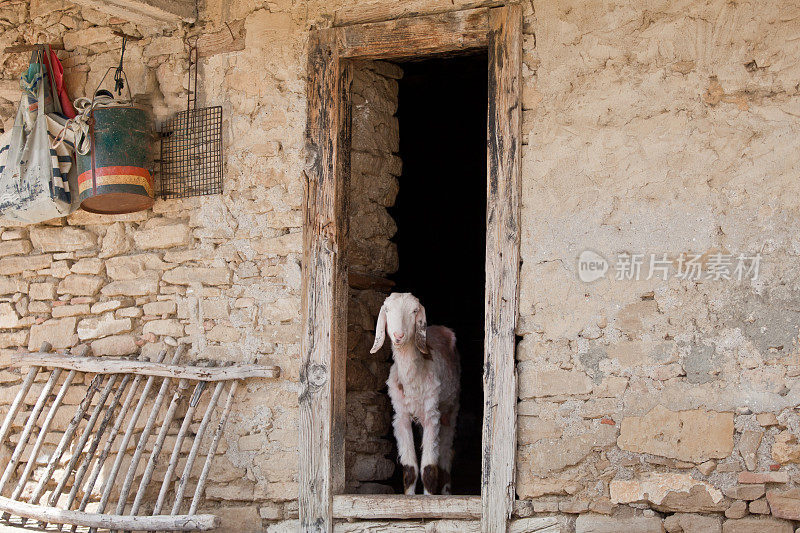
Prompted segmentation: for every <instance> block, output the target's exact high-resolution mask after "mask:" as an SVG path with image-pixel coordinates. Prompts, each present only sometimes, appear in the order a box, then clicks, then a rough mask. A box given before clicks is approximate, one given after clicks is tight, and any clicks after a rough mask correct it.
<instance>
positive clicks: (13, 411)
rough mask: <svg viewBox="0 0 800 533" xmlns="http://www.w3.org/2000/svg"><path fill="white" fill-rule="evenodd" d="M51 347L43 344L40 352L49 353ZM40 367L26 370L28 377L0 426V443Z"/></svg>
mask: <svg viewBox="0 0 800 533" xmlns="http://www.w3.org/2000/svg"><path fill="white" fill-rule="evenodd" d="M51 348H52V347H51V346H50V343H43V344H42V351H43V352H44V351H50V349H51ZM41 369H42V367H40V366H33V367H31V369H30V370H28V375H27V376H25V380H24V381H23V382H22V386H21V387H20V388H19V392H17V395H16V396H14V401H13V402H11V407H10V408H9V409H8V413H6V417H5V419H4V420H3V425H2V426H0V442H5V441H6V437H8V432H9V431H10V430H11V424H12V423H13V422H14V417H16V416H17V413H18V412H19V408H20V407H22V402H23V401H24V400H25V396H26V395H27V394H28V391H29V390H31V385H33V380H34V379H36V374H38V373H39V370H41Z"/></svg>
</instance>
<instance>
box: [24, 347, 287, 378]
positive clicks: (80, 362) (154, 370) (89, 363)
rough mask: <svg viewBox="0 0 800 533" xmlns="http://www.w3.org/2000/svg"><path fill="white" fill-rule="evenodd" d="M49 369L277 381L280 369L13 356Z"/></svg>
mask: <svg viewBox="0 0 800 533" xmlns="http://www.w3.org/2000/svg"><path fill="white" fill-rule="evenodd" d="M29 365H34V366H46V367H53V368H63V369H67V370H77V371H78V372H87V373H92V374H142V375H145V376H156V377H164V378H177V379H183V378H185V379H191V380H195V381H227V380H229V379H249V378H277V377H279V376H280V367H278V366H264V365H251V364H244V363H237V364H233V365H230V366H225V367H206V366H184V365H172V364H165V363H158V362H151V361H138V360H136V359H122V358H115V357H79V356H71V355H58V354H52V353H18V354H13V355H12V356H11V366H14V367H24V366H29Z"/></svg>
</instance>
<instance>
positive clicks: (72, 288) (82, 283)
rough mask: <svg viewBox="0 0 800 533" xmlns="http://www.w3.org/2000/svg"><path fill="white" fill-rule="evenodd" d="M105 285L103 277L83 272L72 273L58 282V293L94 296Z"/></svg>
mask: <svg viewBox="0 0 800 533" xmlns="http://www.w3.org/2000/svg"><path fill="white" fill-rule="evenodd" d="M102 286H103V278H101V277H98V276H85V275H83V274H70V275H69V276H67V277H65V278H64V279H63V280H61V283H59V284H58V289H57V292H58V294H72V295H76V296H93V295H95V294H97V292H98V291H99V290H100V287H102Z"/></svg>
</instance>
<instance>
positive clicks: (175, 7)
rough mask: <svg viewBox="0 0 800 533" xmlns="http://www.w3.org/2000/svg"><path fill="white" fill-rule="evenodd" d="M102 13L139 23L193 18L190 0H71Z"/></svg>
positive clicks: (189, 19) (184, 20) (192, 19)
mask: <svg viewBox="0 0 800 533" xmlns="http://www.w3.org/2000/svg"><path fill="white" fill-rule="evenodd" d="M73 1H74V2H75V3H76V4H81V5H84V6H87V7H91V8H93V9H97V10H99V11H102V12H104V13H108V14H110V15H114V16H116V17H119V18H123V19H127V20H130V21H131V22H140V23H153V22H159V23H168V24H180V23H181V22H193V21H194V20H195V16H196V13H195V3H194V2H193V1H192V0H102V1H100V2H98V1H97V0H73Z"/></svg>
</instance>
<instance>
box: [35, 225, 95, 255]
mask: <svg viewBox="0 0 800 533" xmlns="http://www.w3.org/2000/svg"><path fill="white" fill-rule="evenodd" d="M30 237H31V242H33V246H34V248H36V249H37V250H39V251H41V252H74V251H76V250H88V249H90V248H94V247H95V246H97V236H96V235H95V234H94V233H92V232H90V231H87V230H84V229H79V228H74V227H72V226H64V227H60V228H49V227H42V226H34V227H32V228H31V231H30Z"/></svg>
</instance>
